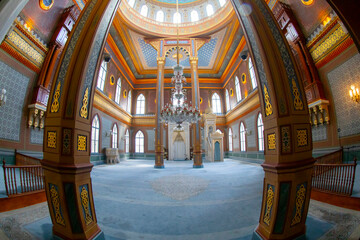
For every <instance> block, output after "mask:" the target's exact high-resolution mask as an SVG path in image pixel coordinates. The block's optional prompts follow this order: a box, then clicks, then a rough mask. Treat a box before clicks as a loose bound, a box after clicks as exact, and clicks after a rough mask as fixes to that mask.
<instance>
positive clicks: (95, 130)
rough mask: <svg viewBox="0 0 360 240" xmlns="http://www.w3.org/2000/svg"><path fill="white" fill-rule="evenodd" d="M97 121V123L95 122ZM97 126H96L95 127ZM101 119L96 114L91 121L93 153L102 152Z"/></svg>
mask: <svg viewBox="0 0 360 240" xmlns="http://www.w3.org/2000/svg"><path fill="white" fill-rule="evenodd" d="M95 120H96V122H95ZM94 125H95V126H94ZM100 126H101V124H100V118H99V116H98V115H97V114H96V115H95V116H94V117H93V120H92V121H91V146H90V152H91V153H99V152H100Z"/></svg>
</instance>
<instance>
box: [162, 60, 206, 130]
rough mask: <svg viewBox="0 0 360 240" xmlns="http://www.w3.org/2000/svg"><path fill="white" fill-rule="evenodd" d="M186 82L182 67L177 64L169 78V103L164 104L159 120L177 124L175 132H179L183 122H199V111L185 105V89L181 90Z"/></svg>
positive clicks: (189, 105)
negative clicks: (172, 85)
mask: <svg viewBox="0 0 360 240" xmlns="http://www.w3.org/2000/svg"><path fill="white" fill-rule="evenodd" d="M185 82H186V79H185V77H184V76H183V67H182V66H181V65H179V64H177V65H176V66H175V67H174V76H173V77H172V78H171V83H172V84H174V85H175V86H174V88H173V89H171V96H172V97H171V99H172V100H171V101H170V103H167V104H165V106H164V107H163V109H162V110H161V113H160V116H161V119H162V120H163V121H164V122H166V123H169V122H175V123H177V127H176V130H181V129H182V127H181V124H182V123H183V122H189V123H196V122H197V121H199V120H200V117H201V116H200V111H199V110H198V109H196V108H194V107H192V106H191V102H190V104H188V103H187V101H186V100H187V97H186V89H183V84H184V83H185Z"/></svg>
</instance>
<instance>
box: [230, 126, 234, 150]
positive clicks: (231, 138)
mask: <svg viewBox="0 0 360 240" xmlns="http://www.w3.org/2000/svg"><path fill="white" fill-rule="evenodd" d="M232 150H233V134H232V130H231V128H229V152H232Z"/></svg>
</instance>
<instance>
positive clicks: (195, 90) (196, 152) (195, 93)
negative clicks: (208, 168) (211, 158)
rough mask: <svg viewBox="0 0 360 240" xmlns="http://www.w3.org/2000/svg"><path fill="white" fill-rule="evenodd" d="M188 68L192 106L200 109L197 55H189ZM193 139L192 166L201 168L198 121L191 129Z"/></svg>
mask: <svg viewBox="0 0 360 240" xmlns="http://www.w3.org/2000/svg"><path fill="white" fill-rule="evenodd" d="M190 68H191V91H192V101H191V103H192V106H193V107H195V108H196V109H198V110H200V90H199V89H200V88H199V74H198V57H195V56H192V57H190ZM192 139H193V157H194V165H193V167H194V168H203V167H204V166H203V163H202V153H201V131H200V123H199V122H196V123H194V124H193V129H192Z"/></svg>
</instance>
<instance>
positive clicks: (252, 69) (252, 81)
mask: <svg viewBox="0 0 360 240" xmlns="http://www.w3.org/2000/svg"><path fill="white" fill-rule="evenodd" d="M249 72H250V78H251V85H252V87H253V89H255V88H256V87H257V83H256V75H255V69H254V66H253V64H252V61H251V58H249Z"/></svg>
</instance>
